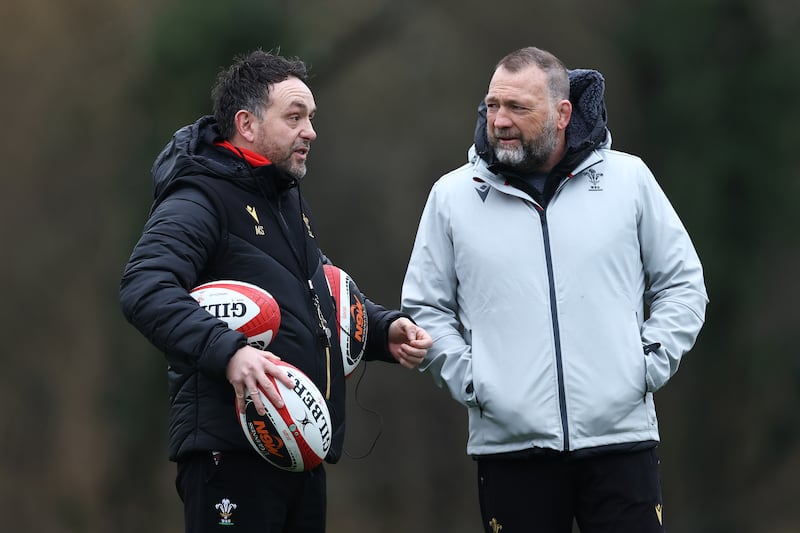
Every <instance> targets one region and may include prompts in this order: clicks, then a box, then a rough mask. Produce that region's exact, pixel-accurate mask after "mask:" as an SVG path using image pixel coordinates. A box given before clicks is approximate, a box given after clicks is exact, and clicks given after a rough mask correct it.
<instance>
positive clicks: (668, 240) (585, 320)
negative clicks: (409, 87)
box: [402, 70, 707, 455]
mask: <svg viewBox="0 0 800 533" xmlns="http://www.w3.org/2000/svg"><path fill="white" fill-rule="evenodd" d="M570 78H571V91H572V94H571V96H570V99H571V101H572V102H573V107H574V111H573V117H572V122H571V123H570V126H569V127H568V129H567V141H568V147H569V149H568V152H567V155H566V156H565V158H564V160H563V161H562V163H561V164H560V165H559V166H558V167H557V168H556V169H554V173H552V174H551V176H550V177H549V178H548V183H547V185H546V187H545V190H546V194H545V195H544V196H541V195H537V194H536V192H535V191H530V190H529V191H528V192H525V191H523V190H522V189H521V188H520V187H519V186H515V185H514V184H515V183H517V182H518V180H515V177H514V175H513V173H512V172H511V171H510V169H504V168H503V167H502V165H498V164H497V163H496V162H495V161H494V160H493V154H492V153H491V150H490V149H487V148H488V143H486V140H485V118H484V116H483V115H482V110H481V114H480V115H479V121H478V127H477V128H476V144H475V145H474V146H473V147H471V148H470V150H469V154H468V157H469V161H468V163H467V164H465V165H464V166H462V167H461V168H458V169H456V170H454V171H452V172H450V173H448V174H446V175H445V176H443V177H441V178H440V179H439V180H438V181H437V182H436V183H435V184H434V186H433V188H432V190H431V192H430V195H429V197H428V200H427V203H426V205H425V208H424V211H423V214H422V217H421V220H420V224H419V228H418V233H417V237H416V241H415V243H414V248H413V251H412V254H411V258H410V261H409V265H408V270H407V273H406V277H405V280H404V283H403V295H402V308H403V310H404V311H406V312H408V313H409V314H410V315H411V316H412V317H413V319H414V320H415V321H416V322H417V323H418V324H419V325H420V326H422V327H424V328H426V329H427V330H428V331H429V332H430V334H431V336H432V337H433V339H434V344H433V347H432V349H430V350H429V351H428V355H427V357H426V360H425V362H424V363H423V365H421V367H420V368H421V369H422V370H424V371H426V372H428V373H430V374H431V375H432V376H433V378H434V380H435V381H436V383H437V384H439V385H440V386H443V387H447V388H448V389H449V391H450V393H451V395H452V396H453V398H455V399H456V400H457V401H458V402H460V403H462V404H464V405H465V406H466V407H467V408H468V411H469V440H468V444H467V453H469V454H471V455H484V454H503V453H511V452H519V451H522V450H537V449H549V450H556V451H573V450H586V449H594V448H596V447H613V446H616V445H624V444H627V443H643V442H657V441H658V440H659V432H658V422H657V418H656V411H655V405H654V403H653V393H654V392H655V391H656V390H658V389H659V388H660V387H662V386H663V385H664V384H665V383H666V382H667V381H668V380H669V379H670V377H671V376H672V375H673V374H674V373H675V372H676V371H677V369H678V365H679V363H680V361H681V357H682V356H683V355H684V353H686V352H687V351H688V350H689V349H690V348H691V347H692V346H693V344H694V342H695V339H696V337H697V335H698V333H699V331H700V328H701V327H702V324H703V321H704V317H705V308H706V303H707V296H706V290H705V286H704V281H703V272H702V267H701V264H700V261H699V258H698V256H697V253H696V252H695V249H694V247H693V245H692V242H691V240H690V238H689V236H688V234H687V232H686V230H685V228H684V226H683V224H682V223H681V221H680V219H679V218H678V215H677V214H676V212H675V211H674V209H673V208H672V206H671V205H670V202H669V201H668V199H667V198H666V196H665V195H664V193H663V191H662V190H661V188H660V187H659V185H658V183H657V182H656V180H655V178H654V176H653V174H652V173H651V172H650V170H649V169H648V168H647V166H646V165H645V164H644V163H643V162H642V160H641V159H639V158H638V157H635V156H632V155H628V154H625V153H621V152H618V151H614V150H611V149H610V134H609V133H608V131H607V130H606V127H605V125H606V119H605V106H604V104H603V101H602V98H603V91H604V86H603V79H602V76H600V74H599V73H597V72H595V71H585V70H582V71H572V72H571V73H570ZM482 121H483V122H482ZM523 188H524V187H523ZM548 188H549V189H548Z"/></svg>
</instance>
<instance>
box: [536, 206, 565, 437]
mask: <svg viewBox="0 0 800 533" xmlns="http://www.w3.org/2000/svg"><path fill="white" fill-rule="evenodd" d="M534 206H535V207H536V210H537V211H538V212H539V220H540V221H541V223H542V240H543V242H544V254H545V260H546V262H547V282H548V285H549V289H550V316H551V317H552V321H553V340H554V342H555V350H556V374H557V377H558V407H559V409H560V411H561V431H562V432H563V433H564V451H569V423H568V420H567V396H566V392H565V390H564V365H563V362H562V357H561V332H560V330H559V326H558V306H557V305H556V284H555V276H554V275H553V258H552V255H551V252H550V230H549V228H548V226H547V214H546V212H545V210H544V209H543V208H542V207H541V206H539V205H538V204H534Z"/></svg>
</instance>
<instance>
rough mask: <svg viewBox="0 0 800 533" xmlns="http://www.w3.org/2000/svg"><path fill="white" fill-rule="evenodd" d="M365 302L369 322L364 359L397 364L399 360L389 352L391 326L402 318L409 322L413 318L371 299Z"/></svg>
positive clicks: (366, 299)
mask: <svg viewBox="0 0 800 533" xmlns="http://www.w3.org/2000/svg"><path fill="white" fill-rule="evenodd" d="M364 301H365V305H366V308H367V320H369V326H368V328H369V329H368V330H367V347H366V350H364V359H365V360H367V361H385V362H387V363H397V359H395V358H394V357H393V356H392V354H391V353H390V352H389V326H390V325H391V323H392V322H394V321H395V320H397V319H398V318H400V317H406V318H408V319H409V320H411V317H409V316H408V315H407V314H405V313H402V312H400V311H394V310H388V309H386V308H385V307H383V306H382V305H379V304H376V303H375V302H373V301H372V300H370V299H369V298H364Z"/></svg>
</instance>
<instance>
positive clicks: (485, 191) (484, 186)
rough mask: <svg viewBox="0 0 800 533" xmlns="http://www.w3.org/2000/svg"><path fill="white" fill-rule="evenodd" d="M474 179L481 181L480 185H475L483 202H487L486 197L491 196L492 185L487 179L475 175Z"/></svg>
mask: <svg viewBox="0 0 800 533" xmlns="http://www.w3.org/2000/svg"><path fill="white" fill-rule="evenodd" d="M472 181H475V182H477V183H480V185H478V186H476V187H475V192H476V193H478V196H479V197H480V199H481V202H484V203H485V202H486V197H487V196H489V189H491V187H489V184H488V183H486V182H485V181H483V180H482V179H480V178H479V177H477V176H475V177H473V178H472Z"/></svg>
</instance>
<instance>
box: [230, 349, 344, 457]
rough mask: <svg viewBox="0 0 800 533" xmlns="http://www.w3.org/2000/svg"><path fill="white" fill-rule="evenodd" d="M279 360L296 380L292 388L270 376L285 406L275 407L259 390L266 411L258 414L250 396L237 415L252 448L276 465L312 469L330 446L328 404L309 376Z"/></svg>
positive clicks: (288, 373)
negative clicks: (243, 410) (242, 409)
mask: <svg viewBox="0 0 800 533" xmlns="http://www.w3.org/2000/svg"><path fill="white" fill-rule="evenodd" d="M277 364H278V365H280V366H282V367H284V368H285V370H286V373H287V375H288V376H289V377H290V378H291V379H292V380H293V381H294V382H295V386H294V387H293V388H291V389H290V388H288V387H286V386H285V385H283V383H281V382H280V381H278V380H275V379H274V378H272V377H271V376H270V377H269V379H270V381H271V382H272V384H273V385H274V386H275V387H276V388H277V390H278V392H279V393H280V395H281V397H282V398H283V400H284V403H285V405H284V407H282V408H281V409H276V408H275V406H274V405H273V404H272V402H270V401H269V400H268V399H267V397H266V395H265V394H264V391H263V390H260V391H259V395H260V396H261V401H262V402H263V403H264V406H265V408H266V414H265V415H264V416H261V415H259V414H258V412H257V411H256V409H255V404H254V403H253V401H252V399H251V398H250V397H248V398H247V399H246V406H245V412H244V413H243V414H239V415H238V416H239V423H240V425H241V427H242V430H243V431H244V433H245V437H246V438H247V440H248V442H250V445H251V446H252V447H253V449H254V450H255V451H256V452H257V453H258V454H259V455H260V456H261V457H262V458H264V459H265V460H267V461H268V462H270V463H271V464H273V465H274V466H276V467H278V468H281V469H283V470H289V471H293V472H300V471H303V470H310V469H312V468H315V467H316V466H317V465H319V464H320V463H322V461H323V460H324V459H325V457H326V456H327V454H328V451H329V450H330V446H331V437H332V429H331V417H330V413H329V411H328V406H327V403H325V398H324V397H323V396H322V393H321V392H320V391H319V389H318V388H317V387H316V386H315V385H314V383H313V382H312V381H311V380H310V379H309V378H308V376H306V375H305V374H304V373H302V372H301V371H300V370H298V369H297V368H295V367H294V366H292V365H290V364H289V363H286V362H284V361H279V362H278V363H277Z"/></svg>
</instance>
